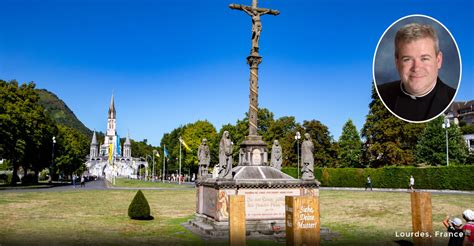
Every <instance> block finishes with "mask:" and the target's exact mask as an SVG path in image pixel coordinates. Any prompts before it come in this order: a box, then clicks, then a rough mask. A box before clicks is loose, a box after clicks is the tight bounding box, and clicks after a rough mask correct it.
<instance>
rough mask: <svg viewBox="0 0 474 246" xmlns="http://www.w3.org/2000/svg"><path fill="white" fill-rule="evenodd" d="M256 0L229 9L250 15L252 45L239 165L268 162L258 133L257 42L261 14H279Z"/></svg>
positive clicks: (258, 56) (258, 60)
mask: <svg viewBox="0 0 474 246" xmlns="http://www.w3.org/2000/svg"><path fill="white" fill-rule="evenodd" d="M257 3H258V0H252V6H245V5H239V4H231V5H229V7H230V8H231V9H236V10H241V11H244V12H245V13H247V14H248V15H249V16H250V17H252V47H251V49H250V55H249V56H248V57H247V63H248V64H249V66H250V106H249V135H248V136H247V137H246V138H245V141H244V142H243V143H242V144H241V145H240V146H241V150H240V155H239V165H262V164H267V162H268V157H267V156H268V153H267V148H266V143H265V142H264V141H263V140H262V137H261V136H259V135H258V133H257V129H258V120H257V118H258V117H257V115H258V65H259V64H260V63H261V62H262V57H261V56H260V55H259V53H258V52H259V46H258V42H259V40H260V34H261V32H262V21H261V20H260V17H261V16H262V15H266V14H269V15H279V14H280V12H279V11H278V10H272V9H265V8H259V7H257Z"/></svg>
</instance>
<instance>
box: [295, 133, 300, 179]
mask: <svg viewBox="0 0 474 246" xmlns="http://www.w3.org/2000/svg"><path fill="white" fill-rule="evenodd" d="M300 139H301V134H300V132H296V135H295V140H296V153H297V155H298V164H297V165H298V179H299V178H300Z"/></svg>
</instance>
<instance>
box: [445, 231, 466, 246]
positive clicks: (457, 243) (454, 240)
mask: <svg viewBox="0 0 474 246" xmlns="http://www.w3.org/2000/svg"><path fill="white" fill-rule="evenodd" d="M448 232H451V233H453V235H452V236H450V237H449V242H448V246H462V244H463V241H464V234H463V232H462V229H456V228H454V227H452V226H449V227H448Z"/></svg>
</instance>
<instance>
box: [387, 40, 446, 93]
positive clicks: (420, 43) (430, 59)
mask: <svg viewBox="0 0 474 246" xmlns="http://www.w3.org/2000/svg"><path fill="white" fill-rule="evenodd" d="M398 45H399V47H398V48H399V49H398V51H399V52H398V57H397V58H396V59H395V62H396V64H397V70H398V73H399V74H400V79H401V81H402V82H403V85H404V87H405V90H407V92H408V93H410V94H412V95H414V96H419V95H423V94H425V93H427V92H428V91H429V90H430V89H431V88H432V87H433V86H434V83H436V78H437V77H438V69H440V68H441V64H442V62H443V54H442V53H441V51H440V52H438V54H436V50H435V43H434V41H433V39H431V38H421V39H418V40H414V41H411V42H408V43H400V44H398Z"/></svg>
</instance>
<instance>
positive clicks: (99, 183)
mask: <svg viewBox="0 0 474 246" xmlns="http://www.w3.org/2000/svg"><path fill="white" fill-rule="evenodd" d="M107 189H113V190H137V189H141V190H183V189H194V183H193V182H186V183H183V185H182V187H169V188H167V187H140V188H138V187H113V186H110V185H109V184H108V183H107V182H106V181H105V180H103V179H99V180H95V181H89V182H86V186H85V187H81V186H80V184H79V183H78V184H77V185H76V186H74V185H72V184H57V185H51V186H45V187H39V188H23V187H21V186H19V187H12V188H3V189H0V192H38V191H40V192H49V191H71V190H107ZM319 189H320V190H344V191H356V192H405V193H408V192H409V191H408V189H391V188H374V189H373V190H372V191H369V190H367V191H366V190H365V188H352V187H320V188H319ZM416 191H418V192H430V193H433V194H459V195H474V191H461V190H425V189H416Z"/></svg>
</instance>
